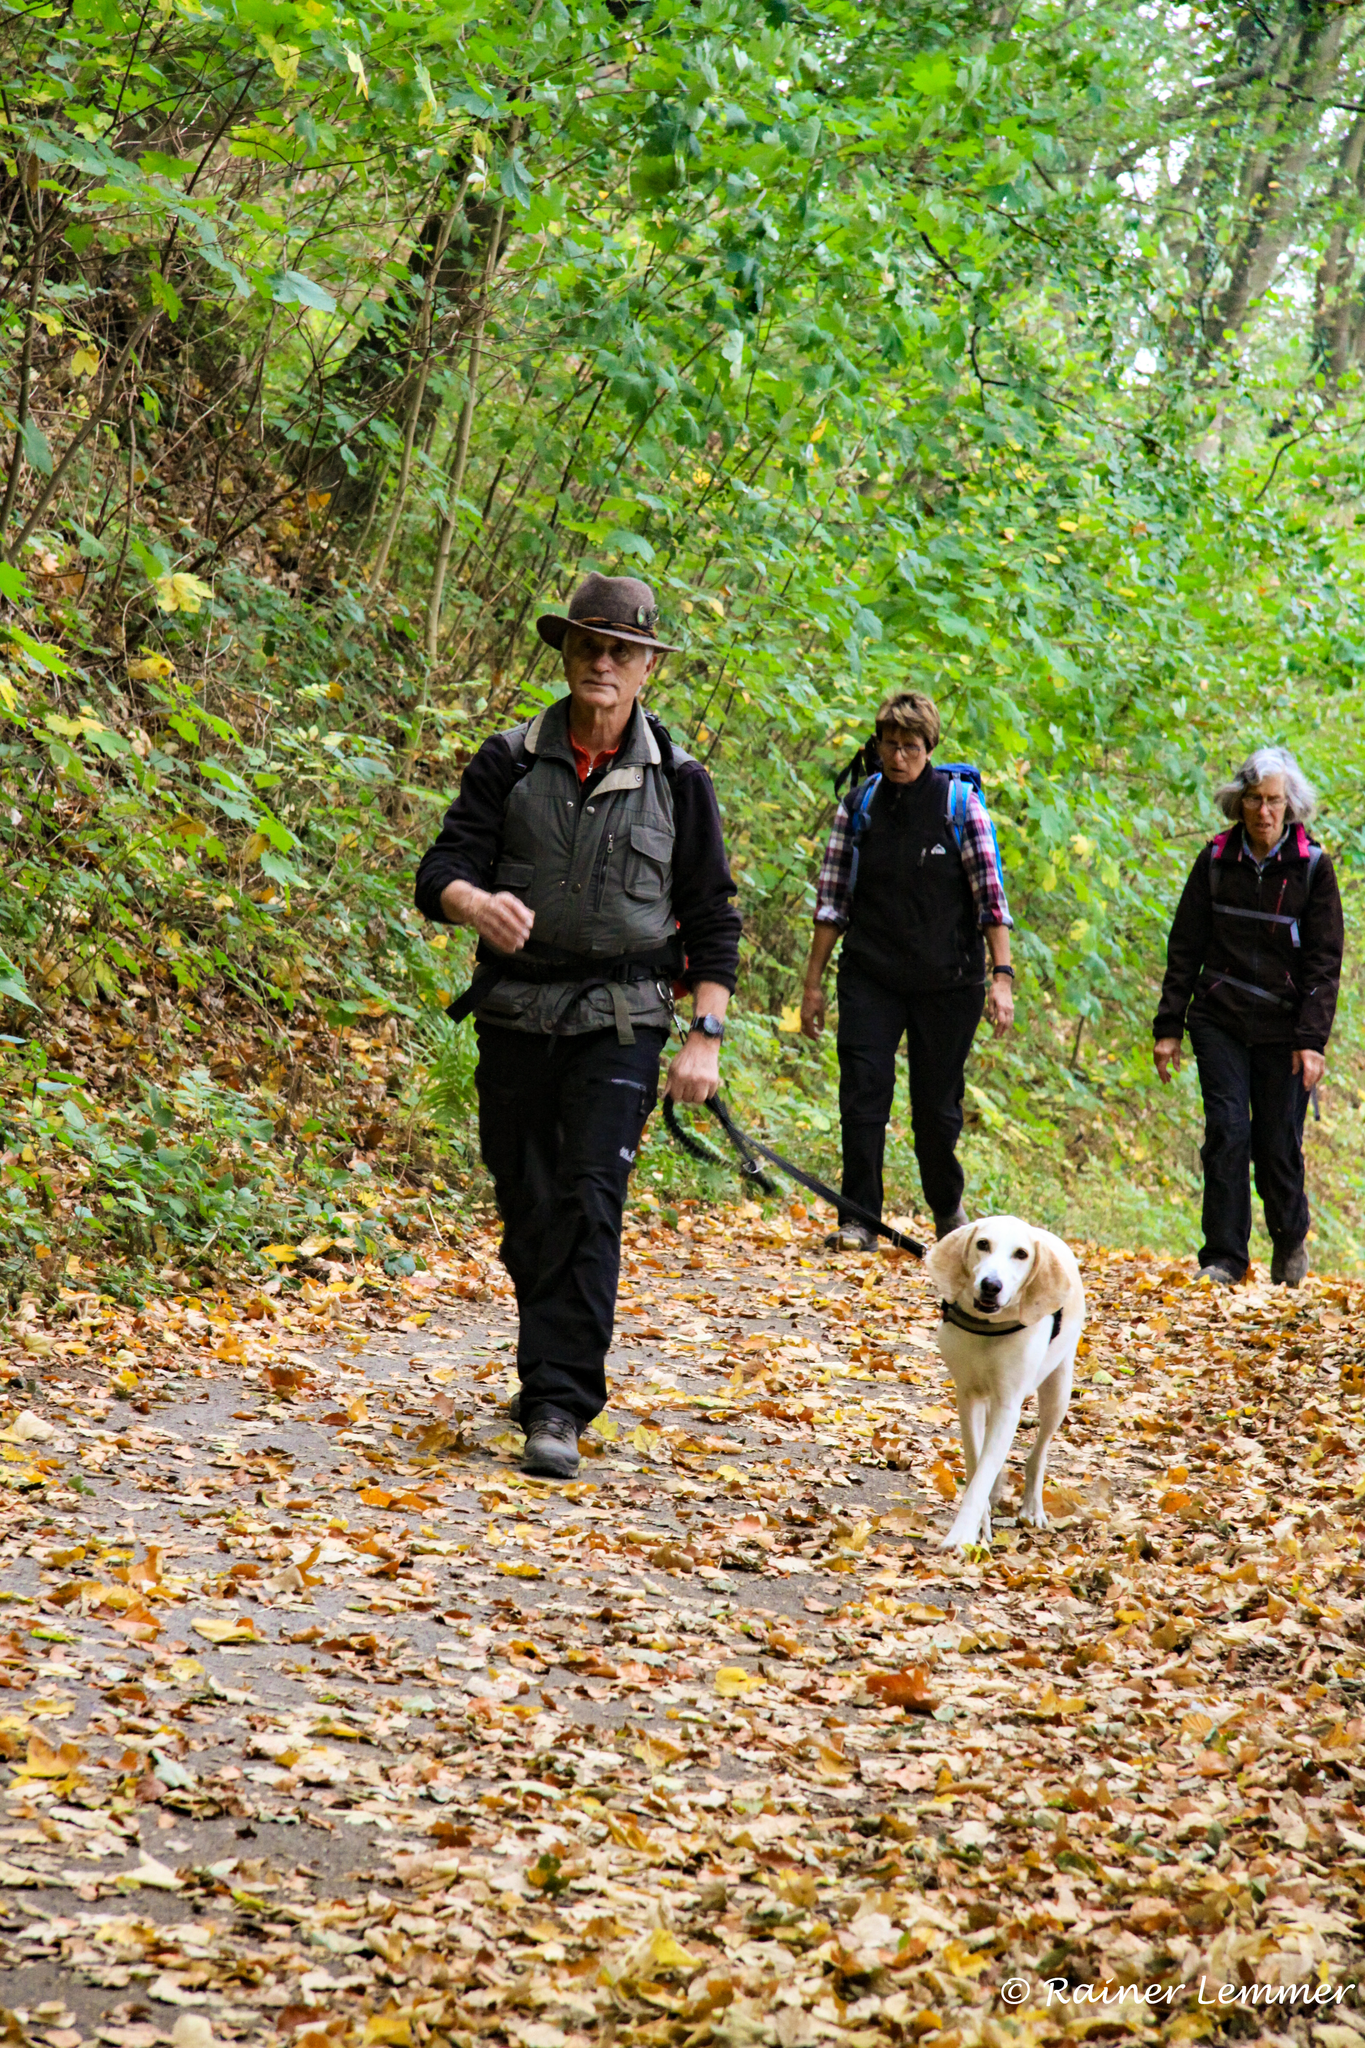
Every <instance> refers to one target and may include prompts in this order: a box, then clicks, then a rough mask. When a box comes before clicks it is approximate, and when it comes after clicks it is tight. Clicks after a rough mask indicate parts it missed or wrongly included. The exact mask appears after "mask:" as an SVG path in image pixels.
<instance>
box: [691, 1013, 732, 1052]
mask: <svg viewBox="0 0 1365 2048" xmlns="http://www.w3.org/2000/svg"><path fill="white" fill-rule="evenodd" d="M688 1030H689V1032H692V1031H700V1033H701V1035H702V1037H703V1038H711V1039H714V1040H715V1042H716V1044H717V1045H719V1044H720V1041H721V1040H722V1038H724V1036H725V1026H724V1024H723V1023H722V1021H721V1019H720V1018H719V1017H712V1016H710V1015H709V1014H708V1015H706V1016H702V1017H694V1018H693V1019H692V1022H691V1024H690V1025H689V1026H688Z"/></svg>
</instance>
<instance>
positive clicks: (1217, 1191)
mask: <svg viewBox="0 0 1365 2048" xmlns="http://www.w3.org/2000/svg"><path fill="white" fill-rule="evenodd" d="M1188 1029H1189V1034H1190V1044H1191V1045H1192V1046H1193V1047H1194V1057H1195V1060H1196V1062H1197V1063H1198V1067H1199V1087H1200V1090H1201V1092H1202V1094H1203V1097H1204V1143H1203V1146H1202V1147H1201V1149H1200V1154H1199V1156H1200V1158H1201V1159H1202V1160H1203V1162H1204V1242H1203V1244H1202V1245H1201V1246H1200V1250H1199V1263H1200V1265H1201V1266H1211V1265H1212V1264H1213V1262H1214V1260H1215V1259H1217V1260H1218V1261H1219V1262H1220V1263H1226V1264H1227V1265H1229V1266H1233V1267H1235V1268H1236V1269H1237V1271H1238V1272H1239V1273H1240V1272H1244V1271H1245V1270H1246V1265H1247V1261H1248V1259H1249V1258H1250V1256H1251V1174H1252V1172H1254V1173H1255V1176H1256V1192H1257V1194H1258V1195H1259V1196H1260V1198H1261V1201H1262V1202H1263V1204H1264V1205H1265V1227H1266V1229H1267V1230H1268V1231H1269V1233H1270V1237H1271V1241H1272V1242H1273V1244H1274V1245H1275V1248H1276V1250H1289V1249H1291V1248H1292V1247H1293V1246H1294V1245H1297V1244H1302V1242H1303V1240H1304V1238H1305V1237H1307V1235H1308V1222H1309V1216H1308V1197H1307V1195H1306V1194H1305V1193H1304V1187H1303V1119H1304V1113H1305V1111H1306V1110H1307V1107H1308V1095H1307V1091H1306V1090H1305V1088H1304V1085H1303V1076H1302V1074H1296V1073H1295V1072H1294V1069H1293V1066H1292V1065H1291V1061H1292V1059H1293V1048H1292V1047H1291V1046H1288V1045H1245V1044H1243V1042H1242V1040H1241V1039H1240V1038H1234V1037H1233V1035H1232V1033H1231V1032H1230V1031H1225V1030H1224V1029H1223V1028H1222V1026H1221V1025H1219V1024H1211V1023H1210V1022H1209V1021H1208V1019H1207V1018H1204V1017H1191V1018H1190V1021H1189V1026H1188Z"/></svg>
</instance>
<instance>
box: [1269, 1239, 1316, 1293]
mask: <svg viewBox="0 0 1365 2048" xmlns="http://www.w3.org/2000/svg"><path fill="white" fill-rule="evenodd" d="M1307 1277H1308V1247H1307V1245H1306V1244H1302V1243H1300V1244H1277V1245H1276V1247H1275V1251H1274V1255H1273V1257H1272V1258H1271V1261H1270V1278H1271V1281H1272V1283H1273V1284H1274V1285H1275V1286H1276V1287H1298V1286H1299V1285H1300V1284H1301V1282H1302V1281H1304V1280H1306V1279H1307Z"/></svg>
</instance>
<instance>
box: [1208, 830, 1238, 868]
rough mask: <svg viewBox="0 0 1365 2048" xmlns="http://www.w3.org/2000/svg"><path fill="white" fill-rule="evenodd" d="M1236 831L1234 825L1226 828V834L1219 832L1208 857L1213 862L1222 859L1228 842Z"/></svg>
mask: <svg viewBox="0 0 1365 2048" xmlns="http://www.w3.org/2000/svg"><path fill="white" fill-rule="evenodd" d="M1236 830H1237V827H1236V826H1235V825H1231V826H1229V827H1228V830H1227V831H1226V832H1220V833H1219V834H1218V837H1217V838H1216V839H1215V840H1214V841H1213V844H1212V847H1211V851H1210V857H1211V858H1212V859H1213V860H1221V859H1222V858H1223V855H1224V854H1225V853H1226V852H1227V847H1228V841H1229V839H1231V837H1232V835H1233V833H1234V832H1235V831H1236Z"/></svg>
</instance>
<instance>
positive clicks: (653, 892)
mask: <svg viewBox="0 0 1365 2048" xmlns="http://www.w3.org/2000/svg"><path fill="white" fill-rule="evenodd" d="M672 860H673V837H672V834H671V833H669V832H656V831H655V830H654V828H653V827H652V826H650V825H632V826H631V828H630V851H629V853H628V854H627V855H626V863H625V875H624V887H625V892H626V894H627V896H633V897H634V898H635V899H636V901H637V902H640V903H653V902H657V900H658V899H659V897H661V896H662V895H663V893H664V888H665V885H666V881H667V877H668V871H669V868H670V866H671V865H672Z"/></svg>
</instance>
